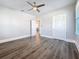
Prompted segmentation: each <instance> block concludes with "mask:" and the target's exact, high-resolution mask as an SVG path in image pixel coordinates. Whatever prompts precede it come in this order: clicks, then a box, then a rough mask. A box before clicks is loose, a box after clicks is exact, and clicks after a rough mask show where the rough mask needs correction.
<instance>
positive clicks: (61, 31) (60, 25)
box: [52, 14, 66, 39]
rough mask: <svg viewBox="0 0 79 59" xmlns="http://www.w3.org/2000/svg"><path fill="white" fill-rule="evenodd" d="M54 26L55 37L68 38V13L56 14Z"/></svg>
mask: <svg viewBox="0 0 79 59" xmlns="http://www.w3.org/2000/svg"><path fill="white" fill-rule="evenodd" d="M52 28H53V30H52V34H53V37H54V38H59V39H66V15H65V14H57V15H54V16H53V21H52Z"/></svg>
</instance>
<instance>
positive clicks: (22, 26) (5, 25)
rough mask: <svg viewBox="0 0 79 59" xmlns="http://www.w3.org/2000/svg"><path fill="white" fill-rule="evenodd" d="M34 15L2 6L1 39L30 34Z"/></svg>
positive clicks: (0, 17)
mask: <svg viewBox="0 0 79 59" xmlns="http://www.w3.org/2000/svg"><path fill="white" fill-rule="evenodd" d="M32 19H33V16H32V15H29V14H26V13H23V12H20V11H17V10H13V9H9V8H5V7H3V6H0V40H3V39H8V38H15V37H20V36H29V35H30V20H32Z"/></svg>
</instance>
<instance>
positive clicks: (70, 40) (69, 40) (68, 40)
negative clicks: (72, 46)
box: [41, 35, 75, 43]
mask: <svg viewBox="0 0 79 59" xmlns="http://www.w3.org/2000/svg"><path fill="white" fill-rule="evenodd" d="M41 36H42V37H47V38H52V39H54V38H55V39H59V40H64V41H67V42H73V43H75V41H74V40H72V39H66V38H59V37H52V36H46V35H41Z"/></svg>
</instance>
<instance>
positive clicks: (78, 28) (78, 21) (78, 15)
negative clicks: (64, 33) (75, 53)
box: [76, 1, 79, 35]
mask: <svg viewBox="0 0 79 59" xmlns="http://www.w3.org/2000/svg"><path fill="white" fill-rule="evenodd" d="M76 34H77V35H79V1H78V3H77V5H76Z"/></svg>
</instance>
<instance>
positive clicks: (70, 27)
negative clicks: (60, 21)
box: [41, 4, 75, 39]
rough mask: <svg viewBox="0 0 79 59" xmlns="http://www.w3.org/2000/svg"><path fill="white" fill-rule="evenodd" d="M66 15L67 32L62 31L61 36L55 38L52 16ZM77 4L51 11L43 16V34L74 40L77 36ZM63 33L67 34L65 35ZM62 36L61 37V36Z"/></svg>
mask: <svg viewBox="0 0 79 59" xmlns="http://www.w3.org/2000/svg"><path fill="white" fill-rule="evenodd" d="M61 13H64V14H66V31H61V30H60V28H59V29H57V30H58V31H60V34H59V36H58V35H55V36H53V32H54V30H53V29H52V16H53V15H55V14H61ZM74 26H75V4H72V5H69V6H66V7H63V8H60V9H57V10H55V11H51V12H49V13H47V14H45V15H42V16H41V34H42V35H44V36H50V37H56V38H62V39H73V38H74V36H75V28H74ZM62 33H66V34H64V36H63V34H62ZM60 35H61V36H60Z"/></svg>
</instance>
